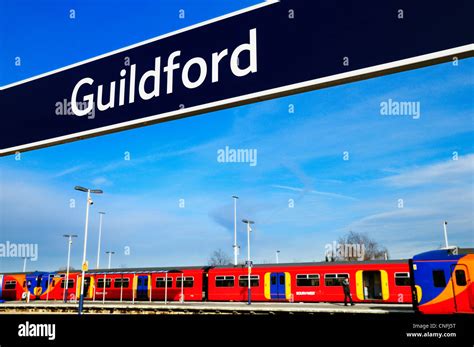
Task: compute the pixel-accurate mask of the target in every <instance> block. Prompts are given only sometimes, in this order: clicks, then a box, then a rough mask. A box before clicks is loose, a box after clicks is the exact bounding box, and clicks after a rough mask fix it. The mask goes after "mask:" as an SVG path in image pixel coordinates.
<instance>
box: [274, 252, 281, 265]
mask: <svg viewBox="0 0 474 347" xmlns="http://www.w3.org/2000/svg"><path fill="white" fill-rule="evenodd" d="M279 254H280V251H279V250H278V249H277V251H276V252H275V255H276V261H277V264H279V263H280V262H279V260H278V255H279Z"/></svg>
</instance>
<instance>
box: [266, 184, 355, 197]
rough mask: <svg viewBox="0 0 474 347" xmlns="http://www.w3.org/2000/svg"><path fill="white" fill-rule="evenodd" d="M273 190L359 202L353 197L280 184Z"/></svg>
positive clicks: (274, 186) (274, 185)
mask: <svg viewBox="0 0 474 347" xmlns="http://www.w3.org/2000/svg"><path fill="white" fill-rule="evenodd" d="M272 187H273V188H278V189H286V190H290V191H293V192H298V193H303V194H306V193H310V194H317V195H323V196H327V197H331V198H339V199H348V200H358V199H356V198H354V197H352V196H347V195H343V194H338V193H330V192H321V191H319V190H314V189H304V188H297V187H290V186H282V185H279V184H273V185H272Z"/></svg>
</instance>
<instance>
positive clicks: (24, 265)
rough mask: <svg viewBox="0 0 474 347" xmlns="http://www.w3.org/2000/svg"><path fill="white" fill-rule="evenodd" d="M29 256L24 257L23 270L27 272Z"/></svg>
mask: <svg viewBox="0 0 474 347" xmlns="http://www.w3.org/2000/svg"><path fill="white" fill-rule="evenodd" d="M27 259H28V257H23V272H26V260H27Z"/></svg>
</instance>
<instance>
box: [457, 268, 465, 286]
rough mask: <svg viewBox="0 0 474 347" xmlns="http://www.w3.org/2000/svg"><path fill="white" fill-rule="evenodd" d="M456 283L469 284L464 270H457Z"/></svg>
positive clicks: (460, 284) (459, 284)
mask: <svg viewBox="0 0 474 347" xmlns="http://www.w3.org/2000/svg"><path fill="white" fill-rule="evenodd" d="M455 274H456V284H457V285H458V286H465V285H466V284H467V282H466V273H465V272H464V270H456V272H455Z"/></svg>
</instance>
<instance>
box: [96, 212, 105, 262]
mask: <svg viewBox="0 0 474 347" xmlns="http://www.w3.org/2000/svg"><path fill="white" fill-rule="evenodd" d="M104 214H105V212H99V242H98V245H97V265H96V267H95V268H96V269H98V268H99V266H100V265H99V264H100V240H101V239H102V217H103V215H104Z"/></svg>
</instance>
